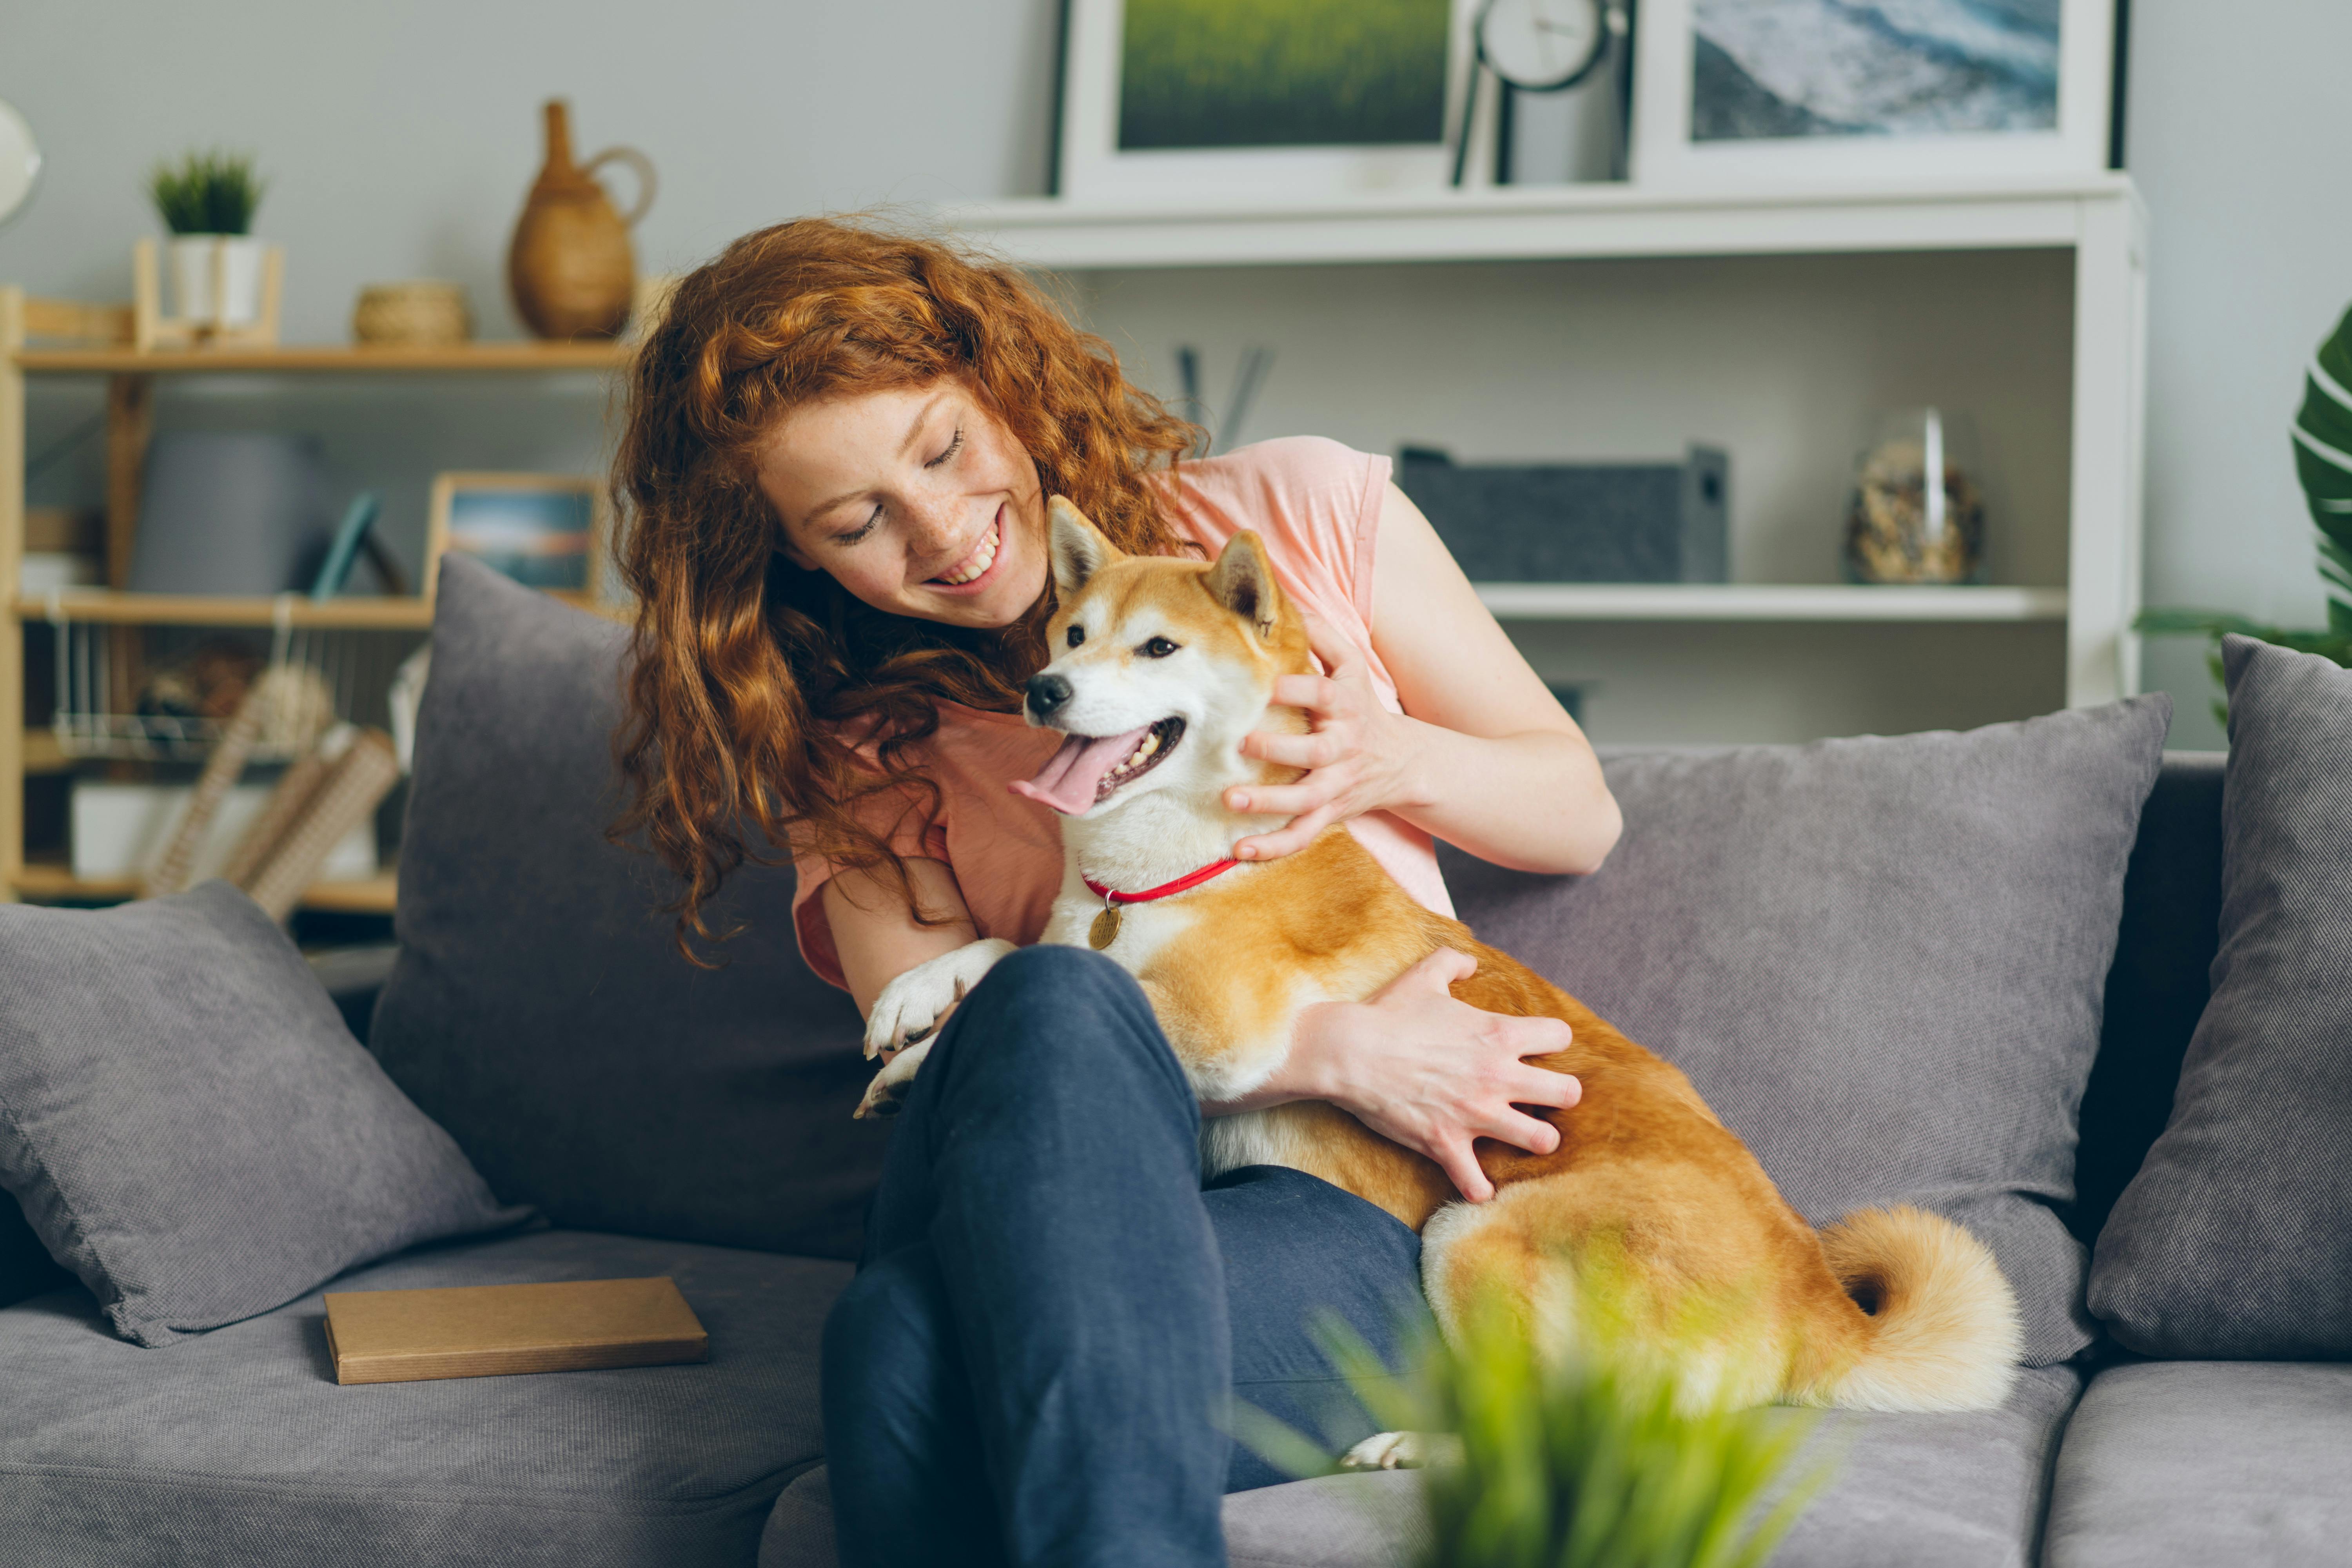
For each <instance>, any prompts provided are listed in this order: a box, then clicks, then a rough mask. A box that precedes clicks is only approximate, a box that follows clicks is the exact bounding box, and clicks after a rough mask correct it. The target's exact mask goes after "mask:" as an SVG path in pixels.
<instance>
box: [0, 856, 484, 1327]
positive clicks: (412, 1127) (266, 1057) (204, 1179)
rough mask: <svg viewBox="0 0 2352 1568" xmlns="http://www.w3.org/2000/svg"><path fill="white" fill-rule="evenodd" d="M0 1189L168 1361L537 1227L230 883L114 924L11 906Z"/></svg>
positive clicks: (108, 915) (1, 929) (2, 1034)
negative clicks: (447, 1249)
mask: <svg viewBox="0 0 2352 1568" xmlns="http://www.w3.org/2000/svg"><path fill="white" fill-rule="evenodd" d="M0 974H5V976H7V984H6V985H5V987H0V1186H5V1188H6V1189H7V1190H8V1191H9V1192H10V1193H12V1194H15V1196H16V1200H17V1201H18V1202H19V1203H21V1204H22V1205H24V1212H25V1217H26V1219H27V1220H29V1221H30V1222H31V1224H32V1227H33V1229H34V1230H35V1231H36V1232H37V1233H38V1235H39V1236H40V1238H41V1241H42V1243H43V1244H44V1245H45V1246H46V1247H47V1249H48V1251H49V1252H50V1254H51V1255H52V1256H53V1257H55V1258H57V1260H58V1262H60V1263H62V1264H64V1265H65V1266H66V1267H67V1268H69V1269H71V1270H72V1271H73V1272H74V1273H75V1274H76V1275H78V1276H79V1278H80V1279H81V1282H82V1283H83V1284H85V1285H87V1286H89V1289H90V1291H91V1292H92V1294H94V1295H96V1296H97V1298H98V1300H99V1305H100V1307H102V1308H103V1309H104V1310H105V1312H106V1317H107V1321H110V1322H111V1323H112V1324H113V1325H114V1328H115V1330H116V1331H117V1332H119V1333H121V1335H122V1336H123V1337H124V1338H125V1339H129V1340H135V1341H136V1342H139V1343H141V1344H142V1345H163V1344H169V1343H171V1342H173V1340H176V1339H178V1338H179V1337H180V1336H181V1335H183V1334H184V1333H192V1332H195V1331H200V1330H204V1329H211V1328H217V1327H219V1326H220V1325H221V1324H223V1323H230V1322H235V1321H237V1320H238V1319H240V1318H249V1317H251V1316H253V1315H254V1314H255V1313H257V1312H266V1311H268V1310H269V1309H270V1308H272V1307H276V1306H278V1305H280V1304H282V1303H284V1302H286V1301H289V1300H292V1299H293V1298H295V1297H297V1296H299V1295H301V1294H302V1293H303V1292H304V1291H306V1290H309V1289H312V1288H313V1287H315V1286H317V1285H319V1284H320V1283H321V1282H323V1281H325V1280H328V1279H332V1278H334V1277H335V1276H336V1275H338V1274H340V1273H341V1272H342V1271H343V1270H345V1269H347V1268H352V1267H353V1266H355V1265H357V1264H362V1263H365V1262H368V1261H369V1260H371V1259H373V1258H381V1257H383V1256H384V1255H385V1254H386V1253H391V1252H397V1251H399V1250H400V1249H401V1248H402V1247H412V1246H415V1244H416V1243H418V1242H424V1241H433V1240H436V1239H438V1238H440V1237H451V1236H465V1235H468V1234H470V1233H473V1232H476V1231H483V1230H490V1229H494V1228H497V1227H499V1226H508V1225H512V1224H515V1223H517V1222H518V1221H520V1220H521V1219H523V1218H525V1217H527V1216H528V1212H529V1211H527V1210H522V1209H510V1208H502V1207H500V1206H499V1203H498V1200H497V1199H495V1198H493V1197H492V1196H491V1195H490V1190H489V1188H488V1187H487V1186H485V1185H484V1184H482V1178H481V1177H480V1176H479V1175H478V1174H476V1173H475V1171H474V1168H473V1167H472V1166H471V1165H469V1164H467V1163H466V1157H465V1156H464V1155H463V1154H461V1153H459V1152H457V1145H456V1144H455V1143H453V1142H450V1141H449V1135H448V1134H447V1133H446V1132H444V1131H441V1129H439V1128H438V1127H436V1126H434V1125H433V1123H432V1122H431V1121H427V1120H426V1119H425V1115H424V1113H423V1112H421V1111H419V1110H417V1109H416V1107H415V1106H414V1105H412V1104H410V1103H409V1102H408V1101H407V1100H405V1099H404V1098H402V1096H401V1093H400V1091H399V1090H398V1089H394V1087H393V1086H392V1084H391V1082H390V1080H389V1079H386V1078H385V1077H384V1075H383V1070H382V1069H381V1068H378V1067H377V1066H376V1065H375V1063H374V1061H373V1060H372V1059H371V1058H369V1056H368V1054H367V1052H366V1051H365V1050H363V1049H362V1048H361V1047H360V1044H359V1042H358V1041H357V1040H354V1039H352V1035H351V1031H350V1030H349V1029H346V1028H345V1027H343V1021H342V1018H341V1016H340V1015H338V1014H337V1013H336V1011H335V1005H334V1003H333V1002H332V1001H331V999H330V998H329V997H328V995H327V994H326V992H325V990H324V989H322V988H321V987H320V984H319V982H318V980H317V978H316V977H315V976H313V975H312V974H311V973H310V965H309V964H307V963H304V962H303V961H302V955H301V954H300V953H299V952H296V951H295V949H294V944H293V943H292V942H289V941H288V940H287V937H286V933H285V932H284V931H279V930H278V927H277V925H276V924H275V923H273V922H272V921H270V919H269V917H268V915H266V914H264V913H262V911H261V910H260V908H259V907H258V906H257V905H256V904H255V903H254V901H253V900H250V899H248V898H247V897H246V896H245V895H244V894H243V893H240V892H238V891H237V890H236V889H235V888H232V887H230V886H229V885H228V884H227V883H226V882H207V883H205V885H204V886H202V887H200V888H197V889H194V890H193V891H191V892H186V893H183V894H180V895H178V896H177V897H175V898H169V899H158V900H153V901H152V902H148V903H137V904H126V905H123V906H121V908H119V909H112V910H95V911H91V910H47V909H35V908H32V907H30V906H27V905H23V904H0Z"/></svg>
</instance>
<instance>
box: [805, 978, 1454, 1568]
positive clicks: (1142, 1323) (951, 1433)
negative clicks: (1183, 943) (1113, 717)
mask: <svg viewBox="0 0 2352 1568" xmlns="http://www.w3.org/2000/svg"><path fill="white" fill-rule="evenodd" d="M1200 1121H1201V1117H1200V1108H1199V1106H1198V1105H1197V1104H1196V1103H1195V1102H1194V1100H1193V1099H1192V1089H1191V1088H1190V1087H1189V1086H1188V1085H1187V1084H1186V1082H1185V1079H1184V1074H1183V1071H1182V1069H1181V1068H1180V1067H1178V1065H1177V1062H1176V1058H1175V1054H1174V1053H1173V1052H1172V1051H1171V1050H1170V1049H1169V1047H1168V1042H1167V1040H1166V1039H1165V1038H1164V1037H1162V1036H1161V1034H1160V1026H1159V1025H1158V1023H1157V1022H1156V1021H1155V1020H1154V1019H1153V1017H1152V1016H1151V1009H1150V1005H1149V1004H1148V1003H1146V1002H1145V1000H1144V998H1143V994H1142V992H1141V991H1140V990H1139V988H1138V987H1137V986H1136V984H1135V982H1134V981H1133V980H1132V979H1130V978H1129V976H1128V974H1127V973H1126V972H1125V971H1123V970H1121V969H1120V968H1119V967H1118V965H1117V964H1115V963H1111V962H1110V961H1109V960H1108V959H1107V958H1103V957H1101V956H1099V955H1097V954H1095V953H1091V952H1080V951H1077V950H1076V949H1073V948H1061V947H1034V948H1028V949H1024V951H1022V952H1017V953H1014V954H1013V955H1012V956H1011V957H1009V958H1007V959H1005V960H1004V961H1003V963H1000V964H998V965H997V966H996V968H995V970H994V971H993V972H992V973H990V975H989V976H988V978H987V980H985V981H984V982H983V983H982V984H981V985H980V986H978V987H977V988H976V989H975V990H974V991H973V992H972V994H971V996H969V997H967V998H966V999H965V1001H964V1003H963V1005H961V1007H959V1008H957V1009H956V1012H955V1015H954V1016H953V1017H952V1018H950V1020H949V1023H948V1026H947V1027H946V1028H945V1029H944V1030H943V1031H942V1032H941V1034H940V1039H939V1042H938V1044H937V1045H935V1046H934V1047H932V1049H931V1053H930V1056H929V1059H928V1060H926V1061H925V1062H924V1064H923V1070H922V1072H921V1073H920V1074H919V1076H918V1077H917V1079H916V1080H915V1085H914V1088H913V1089H912V1091H911V1092H910V1093H909V1095H908V1100H907V1103H906V1109H905V1111H904V1113H903V1114H902V1115H901V1116H900V1118H899V1124H898V1131H897V1132H896V1133H895V1134H894V1135H893V1138H892V1142H891V1148H890V1153H889V1159H888V1163H887V1165H886V1167H885V1169H884V1173H883V1178H882V1186H881V1191H880V1192H879V1193H878V1194H877V1196H876V1199H875V1203H874V1208H873V1212H872V1213H871V1215H869V1216H868V1218H867V1222H866V1264H865V1267H864V1268H862V1269H861V1270H860V1271H859V1273H858V1275H857V1278H856V1279H855V1280H853V1281H852V1282H851V1284H850V1286H849V1288H848V1289H846V1290H845V1291H844V1292H843V1294H842V1296H841V1299H840V1300H839V1301H838V1302H837V1303H836V1304H835V1307H834V1309H833V1314H832V1316H831V1317H830V1318H829V1319H828V1320H827V1321H826V1323H825V1331H824V1431H825V1458H826V1464H827V1467H828V1469H829V1471H830V1476H831V1481H832V1489H833V1500H834V1517H835V1529H836V1531H837V1536H838V1542H839V1550H840V1554H841V1562H842V1563H843V1565H844V1568H901V1565H912V1564H921V1565H925V1568H932V1565H938V1568H946V1565H949V1564H959V1563H971V1564H1006V1563H1011V1564H1021V1565H1023V1568H1028V1565H1031V1564H1047V1563H1051V1564H1057V1565H1071V1568H1076V1565H1082V1564H1085V1565H1093V1564H1099V1565H1101V1568H1157V1565H1161V1564H1166V1565H1170V1568H1173V1565H1176V1564H1184V1565H1187V1568H1193V1565H1218V1564H1223V1563H1224V1561H1225V1550H1224V1537H1223V1530H1222V1527H1221V1524H1220V1519H1219V1512H1220V1505H1219V1500H1220V1499H1221V1497H1222V1496H1223V1493H1225V1492H1226V1491H1229V1490H1234V1491H1237V1490H1241V1489H1245V1488H1249V1487H1256V1486H1266V1485H1271V1484H1273V1483H1274V1482H1276V1481H1279V1480H1282V1479H1286V1478H1285V1477H1284V1476H1282V1475H1280V1474H1279V1473H1277V1472H1276V1471H1275V1470H1274V1469H1273V1468H1271V1467H1269V1466H1268V1465H1267V1464H1266V1463H1265V1461H1264V1460H1263V1459H1261V1458H1258V1457H1257V1456H1256V1455H1255V1454H1254V1453H1252V1452H1250V1451H1249V1450H1248V1449H1247V1448H1244V1447H1240V1446H1238V1445H1235V1444H1234V1443H1233V1442H1232V1441H1231V1440H1230V1439H1229V1438H1228V1437H1227V1436H1226V1426H1227V1422H1226V1417H1225V1414H1224V1413H1225V1410H1226V1407H1227V1402H1228V1400H1229V1399H1234V1400H1241V1401H1245V1402H1247V1403H1248V1404H1250V1405H1255V1406H1256V1407H1257V1408H1259V1409H1260V1410H1263V1411H1265V1412H1266V1413H1267V1414H1269V1415H1275V1416H1276V1417H1278V1418H1280V1419H1282V1420H1285V1421H1287V1422H1288V1423H1290V1425H1292V1426H1295V1427H1297V1428H1298V1429H1300V1430H1302V1431H1305V1432H1307V1433H1308V1434H1310V1435H1313V1436H1320V1437H1324V1438H1326V1439H1328V1441H1330V1442H1331V1443H1333V1444H1334V1445H1335V1446H1344V1445H1347V1444H1350V1443H1353V1442H1355V1441H1357V1440H1358V1439H1360V1438H1361V1437H1364V1436H1370V1434H1371V1432H1372V1431H1373V1429H1374V1428H1373V1426H1372V1424H1371V1422H1370V1417H1369V1416H1367V1415H1365V1414H1364V1412H1363V1411H1362V1409H1361V1407H1360V1405H1357V1404H1356V1402H1355V1401H1354V1400H1353V1399H1352V1398H1351V1397H1350V1396H1349V1394H1348V1393H1347V1391H1346V1388H1345V1385H1344V1384H1340V1383H1339V1381H1338V1380H1337V1379H1336V1378H1335V1377H1334V1376H1333V1374H1332V1372H1331V1369H1330V1367H1329V1365H1328V1363H1327V1362H1326V1361H1325V1359H1324V1357H1323V1355H1322V1352H1320V1350H1319V1349H1318V1346H1317V1345H1316V1343H1315V1341H1314V1338H1313V1335H1312V1329H1313V1326H1314V1323H1315V1321H1316V1320H1317V1319H1318V1317H1320V1316H1321V1315H1323V1314H1326V1313H1332V1314H1336V1315H1338V1316H1339V1317H1340V1318H1342V1319H1344V1320H1345V1321H1348V1322H1349V1324H1350V1325H1352V1326H1353V1327H1354V1329H1355V1330H1356V1331H1357V1332H1358V1333H1360V1334H1361V1335H1362V1336H1363V1337H1364V1338H1365V1339H1366V1340H1367V1341H1369V1342H1370V1343H1371V1344H1372V1345H1373V1346H1374V1347H1375V1348H1376V1349H1377V1350H1379V1351H1380V1352H1381V1353H1382V1354H1383V1356H1384V1357H1386V1358H1387V1359H1388V1360H1389V1362H1390V1364H1391V1366H1393V1365H1394V1364H1395V1363H1396V1358H1397V1355H1398V1353H1399V1347H1400V1346H1401V1345H1402V1343H1404V1342H1406V1341H1407V1339H1408V1336H1409V1335H1410V1334H1411V1333H1412V1332H1414V1331H1418V1330H1420V1329H1422V1328H1423V1327H1425V1326H1426V1325H1427V1322H1428V1317H1427V1312H1428V1310H1427V1308H1426V1307H1425V1306H1423V1303H1422V1299H1421V1293H1420V1251H1421V1247H1420V1241H1419V1238H1418V1237H1415V1236H1414V1235H1413V1233H1412V1231H1411V1230H1409V1229H1407V1228H1406V1227H1405V1226H1402V1225H1401V1224H1400V1223H1398V1222H1397V1220H1395V1219H1394V1218H1393V1217H1391V1215H1388V1214H1386V1213H1384V1212H1383V1211H1381V1210H1380V1209H1377V1208H1375V1207H1373V1206H1372V1205H1370V1204H1368V1203H1365V1202H1364V1201H1363V1200H1362V1199H1360V1198H1358V1197H1355V1196H1354V1195H1352V1194H1349V1193H1345V1192H1342V1191H1341V1190H1339V1188H1337V1187H1334V1186H1332V1185H1330V1184H1328V1183H1325V1182H1322V1181H1318V1180H1317V1179H1316V1178H1315V1177H1312V1176H1308V1175H1306V1174H1304V1173H1300V1172H1297V1171H1291V1170H1286V1169H1280V1168H1276V1167H1273V1166H1259V1167H1255V1168H1253V1169H1250V1170H1247V1171H1237V1172H1234V1173H1232V1174H1231V1175H1229V1176H1228V1177H1226V1178H1224V1179H1223V1180H1220V1181H1218V1182H1216V1183H1214V1184H1212V1185H1211V1186H1210V1187H1209V1188H1207V1189H1206V1190H1205V1191H1204V1190H1203V1189H1202V1185H1201V1179H1200V1176H1201V1165H1200V1153H1199V1132H1200Z"/></svg>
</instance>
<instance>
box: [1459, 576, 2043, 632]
mask: <svg viewBox="0 0 2352 1568" xmlns="http://www.w3.org/2000/svg"><path fill="white" fill-rule="evenodd" d="M1478 597H1479V598H1480V599H1482V600H1484V601H1485V602H1486V608H1487V609H1489V610H1491V611H1492V612H1494V615H1495V617H1496V619H1497V620H1505V621H1790V622H1798V621H1839V622H1848V623H1852V622H1865V621H1877V622H1901V621H1947V622H1948V621H2008V622H2017V621H2063V620H2064V619H2065V618H2066V590H2065V589H2063V588H1894V587H1861V586H1854V585H1851V584H1820V585H1818V586H1817V585H1814V584H1731V583H1726V584H1715V583H1658V584H1650V583H1482V584H1478Z"/></svg>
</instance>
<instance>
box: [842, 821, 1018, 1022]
mask: <svg viewBox="0 0 2352 1568" xmlns="http://www.w3.org/2000/svg"><path fill="white" fill-rule="evenodd" d="M907 876H908V879H910V880H911V881H912V882H913V883H914V885H915V897H916V898H917V899H918V900H920V902H921V904H922V906H923V908H925V909H926V910H929V911H931V912H932V913H934V914H939V913H944V914H946V915H947V916H948V917H949V918H948V919H947V920H946V921H944V922H943V923H940V924H938V925H917V924H916V923H915V917H914V913H913V911H912V910H909V909H908V905H907V900H906V899H905V897H904V896H903V895H901V894H900V893H899V891H898V889H897V888H895V887H893V886H892V885H891V884H890V883H888V882H887V881H885V880H884V879H881V878H879V877H877V876H876V875H874V874H873V873H872V872H870V871H843V872H841V873H840V874H838V875H837V876H835V877H834V878H833V879H831V880H829V881H827V882H826V883H825V885H824V887H823V888H821V889H818V891H817V897H818V898H820V899H823V900H824V918H825V919H826V920H827V921H830V922H832V925H833V946H834V951H835V952H836V953H838V954H839V955H840V958H841V977H842V978H843V979H844V980H846V981H848V982H849V994H850V995H851V996H853V997H855V998H856V1001H857V1010H858V1012H860V1013H861V1014H870V1013H872V1012H873V1010H874V999H875V998H876V997H877V996H879V995H880V994H882V987H884V986H885V985H887V984H890V982H891V981H893V980H896V979H897V978H898V976H899V975H901V974H904V973H906V972H907V971H908V970H909V969H912V968H914V967H915V965H917V964H919V963H925V962H927V961H929V960H930V959H934V958H937V957H939V956H940V954H941V953H943V952H954V951H955V950H956V949H957V948H960V947H961V946H963V945H964V944H965V943H966V942H976V941H978V940H979V938H980V927H979V926H978V925H977V924H975V923H974V922H973V921H972V918H971V910H970V908H969V907H968V906H966V904H965V903H964V901H963V889H962V888H961V887H960V886H958V885H957V882H956V879H955V872H954V871H952V870H950V868H949V867H948V863H947V862H946V861H944V860H924V859H910V860H908V862H907Z"/></svg>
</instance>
